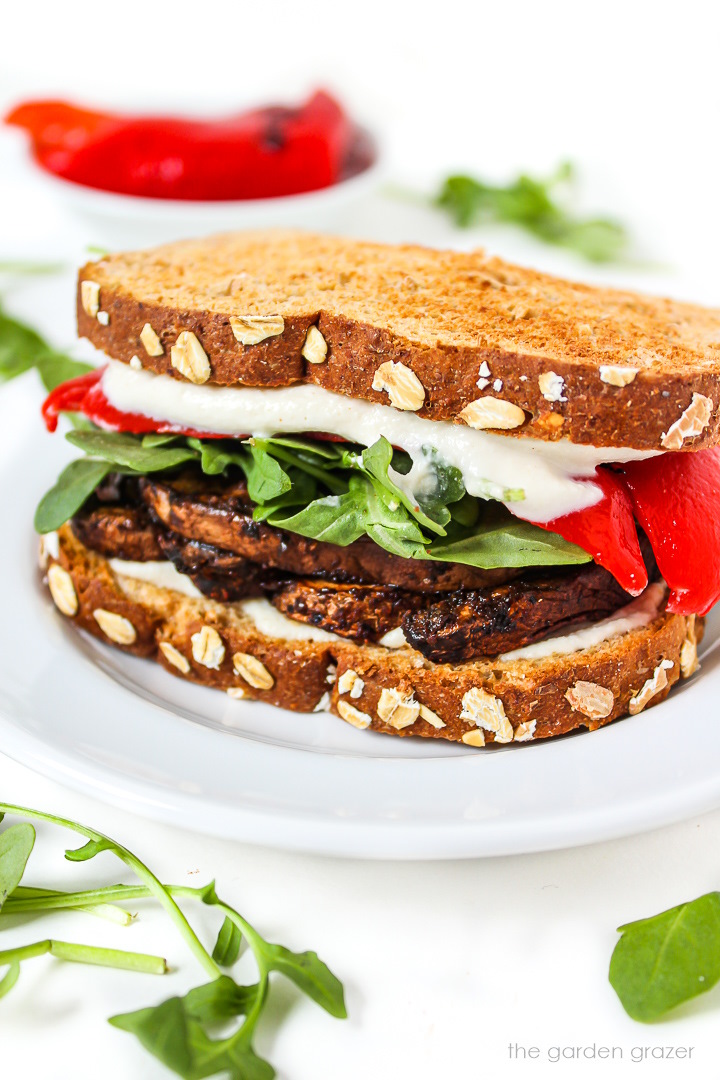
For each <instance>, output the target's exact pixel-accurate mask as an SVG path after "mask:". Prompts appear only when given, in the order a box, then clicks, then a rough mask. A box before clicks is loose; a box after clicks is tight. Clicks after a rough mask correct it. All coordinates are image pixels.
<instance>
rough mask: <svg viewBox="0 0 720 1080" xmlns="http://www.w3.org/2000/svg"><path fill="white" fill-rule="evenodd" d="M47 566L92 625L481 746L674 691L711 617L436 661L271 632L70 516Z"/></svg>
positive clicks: (179, 665) (204, 670)
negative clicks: (563, 645)
mask: <svg viewBox="0 0 720 1080" xmlns="http://www.w3.org/2000/svg"><path fill="white" fill-rule="evenodd" d="M41 566H42V567H43V570H44V572H45V573H46V575H47V577H46V580H47V581H48V583H49V585H50V591H51V593H52V596H53V599H54V600H55V603H56V605H57V606H58V607H59V609H60V610H61V611H62V612H63V614H64V615H65V616H66V617H67V618H69V619H71V620H72V621H73V622H74V624H75V625H76V626H77V627H78V628H79V629H82V630H86V631H88V632H89V633H91V634H94V635H95V636H96V637H99V638H100V639H101V640H104V641H105V642H106V643H108V642H109V643H111V644H114V645H116V646H118V647H119V648H123V649H124V650H125V651H127V652H130V653H134V654H135V655H137V656H144V657H148V658H150V659H154V660H156V661H158V662H159V663H161V664H162V665H163V666H164V667H165V668H166V669H167V670H168V671H169V672H171V673H172V674H173V675H177V676H179V677H180V678H186V679H189V680H191V681H193V682H196V683H202V684H203V685H206V686H212V687H216V688H217V689H220V690H224V691H226V692H228V693H230V694H231V695H232V696H234V697H242V698H250V699H252V698H257V699H258V700H262V701H266V702H269V703H270V704H272V705H278V706H281V707H283V708H286V709H293V710H296V711H299V712H310V711H312V710H315V709H328V710H330V711H332V712H333V713H335V714H337V715H338V716H340V717H341V718H342V719H343V720H345V721H346V722H348V723H351V724H353V725H355V726H357V727H360V728H368V729H373V730H375V731H379V732H383V733H385V734H389V735H418V736H423V737H426V738H439V739H449V740H452V741H460V742H464V743H465V744H466V745H469V746H476V747H478V746H484V745H490V744H492V743H493V742H529V741H532V740H534V739H543V738H548V737H550V736H553V735H561V734H564V733H566V732H568V731H572V730H574V729H576V728H580V727H586V728H589V729H594V728H597V727H600V726H602V725H604V724H607V723H610V721H612V720H616V719H618V718H619V717H621V716H625V715H627V713H628V712H631V713H634V712H639V711H641V710H642V709H644V708H646V707H650V706H652V705H656V704H657V703H658V702H660V701H662V700H663V699H664V698H665V697H666V696H667V693H668V692H669V690H670V687H671V686H672V685H673V684H674V683H675V682H676V681H677V680H678V679H679V678H680V677H681V676H689V675H691V674H692V673H693V671H694V670H695V668H696V666H697V642H698V640H700V638H701V637H702V632H703V620H702V619H699V618H696V617H695V616H690V617H685V616H682V615H669V614H666V613H661V614H659V615H658V617H657V618H655V619H654V620H653V621H652V622H651V623H650V624H649V625H648V626H646V627H643V628H641V629H636V630H632V631H630V632H628V633H626V634H623V635H618V636H616V637H614V638H611V639H610V640H608V641H606V642H603V643H602V644H600V645H597V646H595V647H593V648H590V649H583V650H579V651H577V652H575V653H572V654H571V655H569V656H549V657H546V658H544V659H539V660H527V659H515V660H512V661H500V660H492V661H479V660H478V661H473V662H470V663H464V664H433V663H431V662H429V661H427V660H425V659H424V657H423V656H421V655H420V653H418V652H415V651H414V650H413V649H411V648H409V647H404V648H399V649H387V648H382V647H380V646H364V645H354V644H352V643H351V642H347V641H343V640H341V639H335V640H333V639H332V638H329V639H326V640H319V641H308V640H288V639H284V638H279V637H270V636H268V635H267V634H264V633H261V632H260V631H259V630H258V628H257V626H256V624H255V623H254V622H253V621H252V620H251V619H250V618H248V617H247V615H246V614H244V613H243V611H242V609H241V607H240V606H239V605H236V604H235V605H234V604H218V603H215V602H213V601H210V600H204V599H193V598H188V597H187V596H184V595H182V594H181V593H178V592H174V591H171V590H170V589H167V588H157V587H156V586H154V585H150V584H148V583H146V582H142V581H138V580H136V579H134V578H132V577H126V576H125V575H122V574H117V573H115V572H114V571H113V569H112V568H111V567H110V564H109V563H108V562H107V560H106V559H105V558H103V557H102V556H100V555H97V554H96V553H95V552H93V551H90V550H89V549H88V548H85V547H84V546H83V545H82V544H81V543H80V541H79V540H77V538H76V537H75V536H74V534H73V533H72V531H71V529H70V528H69V526H67V525H65V526H63V528H62V529H61V530H60V533H59V537H58V549H57V551H55V552H54V554H51V553H50V552H49V550H48V548H47V546H44V548H43V554H42V557H41Z"/></svg>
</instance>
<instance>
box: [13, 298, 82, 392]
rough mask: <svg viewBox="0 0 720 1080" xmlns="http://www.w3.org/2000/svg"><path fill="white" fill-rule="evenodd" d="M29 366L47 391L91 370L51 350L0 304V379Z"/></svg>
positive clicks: (34, 332)
mask: <svg viewBox="0 0 720 1080" xmlns="http://www.w3.org/2000/svg"><path fill="white" fill-rule="evenodd" d="M32 368H35V369H36V370H37V372H38V374H39V376H40V378H41V380H42V383H43V386H44V387H45V389H46V390H54V389H55V387H56V386H59V385H60V383H63V382H65V381H66V380H67V379H73V378H75V376H76V375H84V374H85V373H86V372H88V371H92V366H91V365H90V364H84V363H82V362H81V361H80V360H73V358H72V357H71V356H68V355H67V354H66V353H64V352H61V351H60V350H58V349H53V348H52V347H51V346H50V345H49V344H48V343H47V342H46V341H45V340H44V338H42V337H40V335H39V334H38V333H37V332H36V331H35V330H33V329H32V327H30V326H27V325H26V324H25V323H23V322H21V321H20V320H19V319H14V318H12V317H11V316H10V315H8V314H7V312H6V311H4V310H3V308H2V305H0V382H7V381H9V380H10V379H14V378H16V377H17V376H18V375H23V374H24V373H25V372H26V371H30V370H31V369H32Z"/></svg>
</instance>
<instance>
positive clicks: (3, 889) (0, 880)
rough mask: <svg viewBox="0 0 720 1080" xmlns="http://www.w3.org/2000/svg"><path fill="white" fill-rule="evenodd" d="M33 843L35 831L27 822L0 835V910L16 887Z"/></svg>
mask: <svg viewBox="0 0 720 1080" xmlns="http://www.w3.org/2000/svg"><path fill="white" fill-rule="evenodd" d="M34 843H35V829H34V828H33V827H32V825H29V824H27V822H21V823H20V824H19V825H11V826H10V827H9V828H8V829H3V831H2V832H1V833H0V909H1V908H2V906H3V904H4V903H5V901H6V900H7V898H8V896H10V894H11V893H12V892H13V891H14V890H15V889H16V888H17V887H18V885H19V884H20V882H21V881H22V876H23V874H24V873H25V867H26V865H27V861H28V859H29V858H30V853H31V851H32V849H33V845H34Z"/></svg>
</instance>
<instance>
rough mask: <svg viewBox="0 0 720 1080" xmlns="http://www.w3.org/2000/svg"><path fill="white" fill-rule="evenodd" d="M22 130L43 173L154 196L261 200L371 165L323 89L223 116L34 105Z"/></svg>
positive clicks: (364, 144) (23, 116)
mask: <svg viewBox="0 0 720 1080" xmlns="http://www.w3.org/2000/svg"><path fill="white" fill-rule="evenodd" d="M5 119H6V123H9V124H15V125H17V126H19V127H22V128H25V130H27V131H28V132H29V133H30V135H31V136H32V140H33V154H34V156H35V159H36V161H37V162H38V164H40V165H41V166H42V167H43V168H44V169H47V170H48V171H49V172H52V173H55V174H56V175H57V176H62V177H64V178H65V179H66V180H72V181H74V182H75V183H78V184H84V185H85V186H87V187H91V188H98V189H100V190H102V191H114V192H120V193H122V194H125V195H139V196H144V197H147V198H157V199H188V200H193V201H195V200H221V199H259V198H273V197H276V196H280V195H292V194H297V193H298V192H303V191H315V190H317V189H319V188H324V187H329V186H330V185H331V184H335V183H337V182H338V180H340V179H343V178H344V177H345V176H347V175H351V174H352V173H353V172H360V171H362V169H363V168H367V166H368V165H369V164H370V163H371V160H372V156H373V155H372V147H371V144H370V141H369V139H368V137H367V135H366V134H365V133H364V132H362V131H361V130H360V129H359V128H358V127H357V126H356V125H355V124H354V123H353V122H352V121H351V120H350V119H349V118H348V116H347V115H346V114H345V112H344V111H343V109H342V107H341V106H340V105H339V104H338V102H337V101H335V100H334V98H332V97H330V95H329V94H327V93H325V92H324V91H319V92H317V93H315V94H313V95H312V97H310V98H309V100H308V101H307V102H305V104H304V105H302V106H300V107H299V108H285V107H280V106H271V107H269V108H264V109H255V110H252V111H250V112H246V113H241V114H239V115H235V116H230V117H227V118H225V119H222V120H195V119H179V118H173V117H158V116H154V117H130V116H122V115H115V114H112V113H101V112H93V111H90V110H87V109H78V108H75V107H74V106H72V105H68V104H67V103H65V102H58V101H39V102H28V103H26V104H24V105H19V106H18V107H17V108H15V109H13V110H12V111H11V112H10V113H9V114H8V115H7V117H6V118H5Z"/></svg>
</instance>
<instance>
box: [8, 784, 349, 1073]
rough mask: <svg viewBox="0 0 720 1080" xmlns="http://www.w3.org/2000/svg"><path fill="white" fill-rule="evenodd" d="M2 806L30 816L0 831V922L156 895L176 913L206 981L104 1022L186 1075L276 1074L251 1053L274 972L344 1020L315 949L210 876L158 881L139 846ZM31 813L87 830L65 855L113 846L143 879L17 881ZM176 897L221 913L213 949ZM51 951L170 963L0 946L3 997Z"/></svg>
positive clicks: (50, 942)
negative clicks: (265, 933) (245, 962)
mask: <svg viewBox="0 0 720 1080" xmlns="http://www.w3.org/2000/svg"><path fill="white" fill-rule="evenodd" d="M5 814H13V815H17V816H19V817H21V818H23V819H29V820H24V821H23V822H21V823H19V824H16V825H12V826H10V827H9V828H5V829H4V830H3V831H2V832H0V930H1V929H2V918H1V917H4V916H8V915H20V914H23V915H26V916H27V915H34V914H42V913H43V912H50V911H53V910H61V909H62V910H70V909H75V910H81V911H85V912H91V913H93V914H103V915H105V916H107V914H108V912H110V913H111V917H112V918H113V919H114V921H117V922H123V921H129V916H128V915H127V912H125V911H124V910H123V909H122V908H119V907H117V906H116V905H118V904H121V903H126V902H127V901H130V900H133V901H134V900H140V899H145V898H148V897H152V898H154V899H155V900H157V901H158V902H159V903H160V904H161V905H162V907H163V908H164V909H165V911H166V912H167V914H168V915H169V916H170V918H171V919H172V920H173V922H174V923H175V925H176V927H177V929H178V931H179V932H180V934H181V936H182V937H183V939H184V940H185V942H186V944H187V945H188V947H189V949H190V951H191V952H192V953H193V954H194V956H195V958H196V960H198V961H199V963H200V964H201V966H202V968H203V969H204V971H205V974H206V976H207V977H209V981H206V982H203V983H201V984H200V985H199V986H197V987H195V988H193V989H192V990H190V991H188V993H187V994H185V995H184V996H182V997H171V998H168V999H166V1000H165V1001H163V1002H161V1003H160V1004H159V1005H153V1006H149V1007H147V1008H141V1009H138V1010H135V1011H134V1012H129V1013H122V1014H119V1015H117V1016H113V1017H111V1018H110V1023H111V1024H113V1026H115V1027H117V1028H120V1029H121V1030H123V1031H128V1032H130V1033H131V1034H133V1035H135V1037H136V1038H137V1039H138V1040H139V1042H140V1043H141V1044H142V1045H143V1046H144V1047H145V1049H146V1050H148V1051H149V1052H150V1053H151V1054H153V1055H154V1056H155V1057H156V1058H158V1059H159V1060H160V1061H161V1062H163V1064H164V1065H166V1066H167V1067H168V1068H169V1069H172V1070H173V1071H174V1072H175V1073H177V1074H178V1075H179V1076H181V1077H183V1078H185V1080H202V1078H203V1077H210V1076H215V1075H217V1074H218V1073H226V1074H228V1075H229V1076H230V1077H231V1080H272V1077H273V1076H274V1075H275V1070H274V1069H273V1067H272V1065H270V1063H269V1062H267V1061H265V1060H263V1059H262V1058H260V1057H259V1056H258V1055H257V1054H256V1052H255V1050H254V1048H253V1036H254V1033H255V1029H256V1027H257V1023H258V1020H259V1018H260V1016H261V1015H262V1012H263V1009H264V1007H265V1005H266V1003H267V1000H268V995H269V993H270V991H271V975H272V974H273V973H277V974H280V975H283V976H284V977H285V978H287V979H289V980H290V981H291V982H293V983H294V984H295V985H296V986H297V987H298V989H299V990H300V991H302V993H304V994H305V995H307V996H308V997H310V998H311V999H312V1000H313V1001H315V1002H317V1004H318V1005H320V1006H321V1007H322V1008H323V1009H325V1011H326V1012H328V1013H330V1015H331V1016H334V1017H338V1018H341V1019H342V1018H344V1017H346V1016H347V1012H346V1009H345V1001H344V994H343V987H342V983H340V982H339V980H338V979H337V978H336V977H335V975H333V973H332V972H331V971H330V969H329V968H328V967H327V966H326V965H325V964H324V963H323V962H322V960H320V959H319V957H318V956H317V953H314V952H302V953H296V952H291V951H290V950H289V949H286V948H285V947H284V946H282V945H277V944H273V943H271V942H268V941H266V940H265V939H264V938H263V937H262V936H261V935H260V934H259V933H258V931H257V930H256V929H255V927H253V926H252V925H251V924H250V923H249V922H248V921H247V920H246V919H245V918H244V917H243V916H242V915H240V914H239V912H237V911H236V910H235V909H234V908H233V907H231V906H230V905H229V904H227V903H225V902H224V901H223V900H221V899H220V898H219V896H218V895H217V892H216V891H215V884H214V882H210V883H209V884H208V885H205V886H202V887H200V888H191V887H189V886H180V885H164V884H162V883H161V882H160V880H159V879H158V878H157V877H156V876H155V874H153V873H152V871H151V870H150V869H149V868H148V867H147V866H146V865H145V864H144V863H143V862H141V861H140V859H138V858H137V856H136V855H134V854H133V853H132V852H131V851H129V850H128V849H127V848H126V847H124V846H123V845H122V844H119V843H117V841H115V840H112V839H110V837H107V836H104V835H103V834H102V833H99V832H97V831H96V830H94V829H89V828H87V827H86V826H84V825H80V824H78V823H77V822H75V821H70V820H68V819H67V818H62V817H58V816H56V815H54V814H48V813H44V812H42V811H38V810H30V809H27V808H26V807H22V806H14V805H11V804H5V803H0V821H2V819H3V817H4V815H5ZM30 821H43V822H49V823H52V824H54V825H60V826H62V827H64V828H66V829H70V830H72V831H73V832H76V833H79V834H80V835H81V836H83V837H84V838H85V841H86V842H85V843H84V844H83V845H82V846H81V847H79V848H72V849H69V850H67V851H66V852H65V858H66V859H68V860H69V861H71V862H86V861H88V860H89V859H93V858H95V856H97V855H99V854H101V853H102V852H110V853H111V854H113V855H115V856H116V857H117V858H118V859H120V860H121V861H122V862H123V863H124V864H125V865H126V866H127V867H128V868H129V869H131V870H132V871H133V872H134V873H135V875H136V877H137V878H139V879H140V882H141V884H139V885H111V886H107V887H103V888H98V889H84V890H82V891H78V892H59V891H58V890H50V889H41V888H27V887H24V886H22V885H21V884H20V883H21V881H22V878H23V875H24V872H25V869H26V866H27V863H28V860H29V858H30V855H31V853H32V850H33V846H34V843H35V829H34V828H33V826H32V824H30ZM179 899H185V900H199V901H200V902H201V903H203V904H207V905H210V906H211V907H214V908H217V910H218V912H219V913H220V914H221V915H222V916H223V922H222V925H221V927H220V931H219V933H218V937H217V940H216V942H215V947H214V949H213V951H212V953H210V952H208V950H207V949H206V948H205V946H204V945H203V944H202V942H201V941H200V939H199V938H198V936H197V935H196V933H195V931H194V930H193V929H192V927H191V926H190V923H189V922H188V920H187V918H186V916H185V914H184V912H183V911H182V909H181V908H180V906H179V904H178V900H179ZM125 916H127V920H126V919H125ZM243 944H245V945H246V946H247V947H248V948H249V949H250V951H251V952H252V955H253V958H254V961H255V965H256V968H257V981H256V982H254V983H251V984H249V985H248V984H244V983H239V982H237V981H236V980H235V979H234V978H233V977H232V975H230V974H229V973H228V969H232V967H233V966H234V965H235V963H236V961H237V960H238V958H239V956H240V952H241V948H242V946H243ZM47 954H50V955H51V956H56V957H59V958H61V959H64V960H69V961H73V962H75V963H81V964H98V965H102V966H104V967H112V968H123V969H126V970H131V971H137V972H145V973H150V974H159V975H161V974H164V973H165V972H166V971H167V963H166V961H165V959H164V958H163V957H158V956H152V955H148V954H145V953H135V952H126V951H125V950H121V949H104V948H98V947H97V946H92V945H82V944H78V943H74V942H66V941H57V940H55V939H51V938H45V939H42V940H40V941H37V942H33V943H31V944H30V945H25V946H20V947H17V948H12V949H6V950H4V951H0V971H2V969H3V968H5V969H6V970H5V972H4V974H1V975H0V997H3V996H4V995H5V994H7V993H9V992H10V990H12V988H13V987H14V986H15V985H16V983H17V982H18V979H19V976H20V972H21V965H22V964H23V963H25V962H26V961H27V960H29V959H32V958H34V957H37V956H41V955H47ZM223 969H226V970H223ZM228 1022H235V1024H236V1026H235V1028H234V1030H232V1031H231V1033H230V1034H229V1035H225V1036H223V1037H217V1036H216V1035H215V1031H214V1029H215V1028H216V1026H217V1025H218V1024H227V1023H228Z"/></svg>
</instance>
